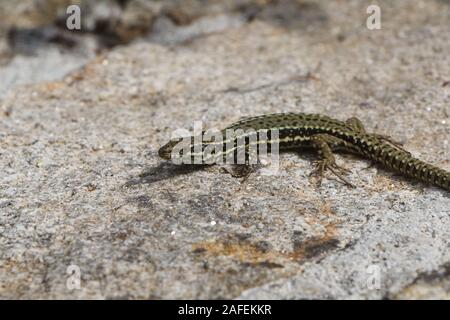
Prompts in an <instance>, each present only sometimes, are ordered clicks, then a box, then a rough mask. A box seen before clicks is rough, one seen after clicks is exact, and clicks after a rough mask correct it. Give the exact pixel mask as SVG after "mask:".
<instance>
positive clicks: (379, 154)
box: [159, 113, 450, 191]
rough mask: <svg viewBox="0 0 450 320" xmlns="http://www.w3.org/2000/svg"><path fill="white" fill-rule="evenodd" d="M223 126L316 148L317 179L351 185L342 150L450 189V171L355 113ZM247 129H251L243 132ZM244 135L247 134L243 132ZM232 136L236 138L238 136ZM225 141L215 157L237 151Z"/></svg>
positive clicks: (282, 145)
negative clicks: (338, 155) (370, 128)
mask: <svg viewBox="0 0 450 320" xmlns="http://www.w3.org/2000/svg"><path fill="white" fill-rule="evenodd" d="M226 129H233V130H236V129H242V130H243V131H244V133H243V134H244V135H250V134H258V133H259V132H261V131H266V132H267V130H271V129H277V130H278V139H277V141H271V139H270V137H268V141H267V143H268V145H270V144H271V143H275V142H276V143H278V146H279V149H280V150H286V149H297V148H302V147H309V148H313V149H315V150H317V152H318V154H319V156H320V158H321V159H320V160H319V161H318V162H317V165H316V168H315V170H314V171H313V172H312V173H313V174H316V175H318V177H319V182H320V181H321V179H322V176H323V173H324V172H325V171H326V170H330V171H331V172H332V173H334V174H335V175H336V176H337V177H339V178H340V179H341V180H342V181H344V182H345V183H346V184H348V185H351V184H350V183H349V182H348V181H347V180H345V179H344V177H343V175H344V174H345V173H348V170H347V169H345V168H342V167H340V166H338V165H337V164H336V161H335V157H334V154H333V151H344V152H350V153H354V154H358V155H360V156H362V157H364V158H367V159H370V160H372V161H374V162H376V163H380V164H382V165H383V166H385V167H387V168H389V169H391V170H393V171H395V172H398V173H401V174H403V175H404V176H406V177H409V178H414V179H417V180H420V181H422V182H425V183H428V184H432V185H435V186H438V187H440V188H442V189H444V190H447V191H450V172H448V171H445V170H443V169H440V168H438V167H436V166H433V165H431V164H428V163H425V162H423V161H421V160H419V159H416V158H414V157H413V156H412V155H411V153H409V152H407V151H406V150H404V149H403V148H402V147H401V146H400V144H399V143H396V142H395V141H393V140H392V139H391V138H389V137H387V136H384V135H380V134H376V133H368V132H366V130H365V129H364V126H363V124H362V123H361V121H360V120H359V119H357V118H354V117H353V118H350V119H348V120H347V121H340V120H336V119H332V118H330V117H328V116H324V115H320V114H305V113H276V114H266V115H260V116H256V117H249V118H245V119H242V120H240V121H238V122H236V123H234V124H232V125H230V126H228V127H227V128H225V129H223V130H222V132H223V133H225V130H226ZM248 129H253V131H251V132H250V133H245V132H246V131H247V130H248ZM252 132H253V133H252ZM241 138H242V136H241ZM244 138H246V139H248V138H249V137H248V136H244ZM232 139H234V140H236V139H238V136H235V137H234V138H232ZM181 140H182V139H181V138H179V139H173V140H171V141H170V142H168V143H167V144H165V145H164V146H162V147H161V148H160V149H159V156H160V157H161V158H163V159H166V160H169V159H171V153H172V150H173V148H174V146H175V145H176V144H178V143H179V142H180V141H181ZM248 140H249V139H248ZM245 141H247V140H245ZM249 141H250V140H249ZM226 142H227V141H226V139H225V140H223V141H221V142H220V143H221V144H222V145H223V148H221V150H222V151H221V152H220V153H219V154H217V155H216V156H217V157H226V156H227V155H228V154H229V153H235V152H236V148H231V149H229V150H227V148H225V143H226ZM211 144H214V141H203V142H202V143H201V147H200V150H202V152H203V150H204V149H205V147H206V146H207V145H211ZM190 150H191V154H190V155H189V156H192V157H194V156H195V152H194V150H198V149H195V145H194V137H191V149H190Z"/></svg>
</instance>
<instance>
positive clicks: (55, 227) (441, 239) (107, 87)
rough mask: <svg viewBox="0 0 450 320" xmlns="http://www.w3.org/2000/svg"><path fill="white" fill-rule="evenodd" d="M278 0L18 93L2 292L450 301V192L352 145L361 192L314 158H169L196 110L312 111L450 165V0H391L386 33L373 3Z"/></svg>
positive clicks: (220, 113)
mask: <svg viewBox="0 0 450 320" xmlns="http://www.w3.org/2000/svg"><path fill="white" fill-rule="evenodd" d="M259 2H260V3H263V2H264V1H259ZM265 2H266V3H265V4H264V5H263V4H259V5H260V6H263V7H261V8H260V7H258V10H256V11H255V12H254V13H253V14H252V19H244V17H247V18H248V12H249V10H250V9H251V7H250V9H249V7H246V9H245V10H246V13H245V14H242V16H240V17H241V18H242V19H241V18H239V16H237V15H236V14H238V13H236V12H234V11H233V12H229V13H224V14H221V15H217V16H216V18H217V26H216V27H214V15H210V16H208V17H203V18H199V19H200V20H198V19H197V20H195V21H192V22H191V21H189V23H187V25H184V24H183V25H179V26H172V28H173V30H174V31H173V36H171V35H168V34H164V30H166V29H164V28H163V31H160V32H161V33H159V34H156V35H153V36H152V35H149V36H148V37H147V38H145V39H141V40H138V41H135V42H133V43H131V44H129V45H127V46H122V47H115V48H113V49H111V50H110V51H109V52H107V53H104V54H100V55H98V56H97V57H95V58H94V59H91V60H90V61H89V62H88V63H87V64H85V65H84V66H83V67H81V68H79V69H78V70H76V71H74V72H71V73H70V74H69V75H65V76H64V77H62V78H60V79H58V80H55V81H52V82H41V81H34V82H35V83H34V84H33V85H27V86H22V87H20V86H16V87H14V88H12V89H11V88H10V89H9V90H7V91H5V93H4V95H3V97H2V98H1V100H0V297H1V298H62V299H72V298H75V299H78V298H90V299H91V298H94V299H97V298H98V299H115V298H133V299H134V298H144V299H161V298H162V299H167V298H184V299H191V298H192V299H196V298H241V299H259V298H266V299H267V298H268V299H279V298H282V299H298V298H308V299H310V298H337V299H348V298H357V299H381V298H391V299H395V298H409V299H414V298H441V299H443V298H446V299H448V298H449V293H450V287H449V283H450V280H449V279H450V276H449V263H450V250H449V247H450V198H449V194H448V192H445V191H442V190H439V189H437V188H433V187H427V186H424V185H422V184H420V183H417V182H414V181H410V180H407V179H404V178H402V177H399V176H395V175H394V174H392V173H391V172H388V171H386V170H384V169H382V168H379V167H372V168H370V169H367V170H365V168H366V167H367V166H368V165H369V163H368V162H367V161H365V160H362V159H359V158H355V157H352V156H347V155H345V156H338V162H339V163H341V164H343V165H344V166H346V167H347V168H350V169H351V170H352V172H353V173H352V174H351V175H350V176H349V179H350V180H351V181H352V182H353V183H354V184H356V185H357V188H356V189H349V188H347V187H345V186H343V185H342V184H340V183H339V182H337V181H335V180H333V179H332V177H331V176H328V177H329V179H326V180H325V181H324V182H323V184H322V186H321V187H317V186H316V185H315V183H314V182H313V181H312V180H310V179H309V177H308V174H309V172H310V171H311V170H312V165H311V160H314V159H315V156H314V155H313V154H300V155H299V154H297V153H284V154H282V155H281V164H280V168H279V171H278V173H277V174H275V175H264V174H262V173H261V172H260V171H256V172H255V173H252V174H251V175H250V177H249V179H248V180H247V181H244V182H242V181H241V180H239V179H236V178H233V177H232V176H230V175H229V174H227V173H223V172H222V171H221V170H220V168H217V167H213V168H210V169H199V168H197V167H194V168H192V167H178V166H174V165H170V164H168V163H166V162H164V161H161V160H160V159H159V158H158V155H157V150H158V148H159V146H161V145H162V144H163V143H165V142H167V140H168V139H169V138H170V136H171V134H172V133H173V132H174V131H175V130H177V129H181V128H185V129H188V130H191V129H192V127H193V125H194V122H195V121H202V122H203V125H204V127H205V128H214V127H216V128H221V127H223V126H224V125H227V124H229V123H231V122H233V121H236V120H238V119H240V118H241V117H243V116H250V115H257V114H262V113H268V112H309V113H324V114H328V115H330V116H333V117H335V118H338V119H342V120H344V119H346V118H349V117H351V116H357V117H359V118H360V119H361V120H362V121H363V122H364V123H365V124H366V125H367V129H368V130H370V131H377V132H380V133H386V134H389V135H391V136H393V137H394V138H395V139H397V140H400V141H402V142H404V143H405V148H406V149H408V150H410V151H411V152H412V153H413V154H414V155H416V156H418V157H419V158H421V159H423V160H426V161H428V162H430V163H433V164H436V165H437V166H440V167H442V168H445V169H446V170H450V148H449V141H450V125H449V124H450V85H449V81H450V55H449V54H448V53H449V52H450V28H449V17H450V5H449V4H448V2H446V1H438V0H436V1H417V2H411V1H406V0H405V1H403V0H402V1H395V2H393V1H378V3H379V5H380V7H381V10H382V29H381V30H368V29H367V28H366V26H365V22H366V18H367V14H366V8H367V6H368V5H369V4H370V2H369V1H356V0H354V1H347V2H345V5H344V4H343V3H342V2H341V1H326V2H325V1H308V2H306V1H281V2H279V3H278V2H277V3H275V4H274V3H272V1H265ZM265 6H269V7H265ZM250 11H251V10H250ZM202 19H203V20H202ZM205 19H207V20H205ZM198 21H200V22H198ZM205 21H207V25H208V26H209V27H208V28H206V32H201V31H195V30H196V29H195V28H196V27H195V26H198V28H200V29H201V28H204V26H205ZM224 21H225V22H224ZM227 21H228V22H227ZM162 23H163V22H162ZM196 23H197V24H196ZM211 26H213V27H211ZM170 30H172V29H170ZM201 30H205V29H201ZM210 31H211V32H210ZM189 35H193V36H192V37H190V36H189ZM161 39H162V40H161ZM167 39H169V40H167ZM174 39H175V40H174ZM177 39H180V41H178V40H177ZM61 64H62V63H61ZM6 67H8V66H6ZM17 70H20V69H17ZM0 72H1V71H0ZM43 80H45V79H43ZM78 271H79V274H80V284H79V286H77V281H76V279H77V276H78ZM70 273H72V274H70ZM74 280H75V281H74Z"/></svg>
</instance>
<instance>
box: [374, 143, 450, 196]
mask: <svg viewBox="0 0 450 320" xmlns="http://www.w3.org/2000/svg"><path fill="white" fill-rule="evenodd" d="M377 151H378V152H377V153H378V156H377V157H376V158H374V160H378V161H379V162H381V163H382V164H383V165H385V166H387V167H389V168H390V169H392V170H394V171H396V172H399V173H402V174H403V175H405V176H407V177H410V178H415V179H417V180H420V181H422V182H425V183H428V184H432V185H434V186H437V187H440V188H442V189H444V190H447V191H450V172H448V171H445V170H443V169H441V168H438V167H436V166H433V165H431V164H428V163H426V162H424V161H422V160H419V159H417V158H414V157H413V156H412V155H411V154H410V153H409V152H406V151H404V150H402V149H400V148H397V147H395V146H393V145H391V144H388V143H383V144H382V145H381V146H380V147H379V149H378V150H377Z"/></svg>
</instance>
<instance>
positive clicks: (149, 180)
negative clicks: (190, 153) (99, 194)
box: [125, 162, 208, 187]
mask: <svg viewBox="0 0 450 320" xmlns="http://www.w3.org/2000/svg"><path fill="white" fill-rule="evenodd" d="M207 166H208V165H205V164H183V165H176V164H173V163H171V162H161V163H160V164H158V165H157V166H155V167H151V168H148V169H146V170H144V171H143V172H142V173H141V174H139V175H138V176H137V177H132V178H131V179H129V180H128V181H127V182H126V183H125V186H126V187H131V186H135V185H140V184H153V183H155V182H158V181H163V180H167V179H171V178H173V177H176V176H180V175H185V174H190V173H192V172H195V171H199V170H203V169H204V168H206V167H207Z"/></svg>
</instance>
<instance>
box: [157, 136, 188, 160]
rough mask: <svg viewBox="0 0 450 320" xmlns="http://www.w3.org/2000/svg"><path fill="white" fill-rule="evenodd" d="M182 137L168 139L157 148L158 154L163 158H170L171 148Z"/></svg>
mask: <svg viewBox="0 0 450 320" xmlns="http://www.w3.org/2000/svg"><path fill="white" fill-rule="evenodd" d="M182 140H183V138H176V139H172V140H170V141H169V142H168V143H166V144H165V145H163V146H162V147H161V148H159V150H158V155H159V156H160V157H161V158H162V159H164V160H170V159H171V158H172V150H173V148H174V147H175V145H177V144H178V143H179V142H181V141H182Z"/></svg>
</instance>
